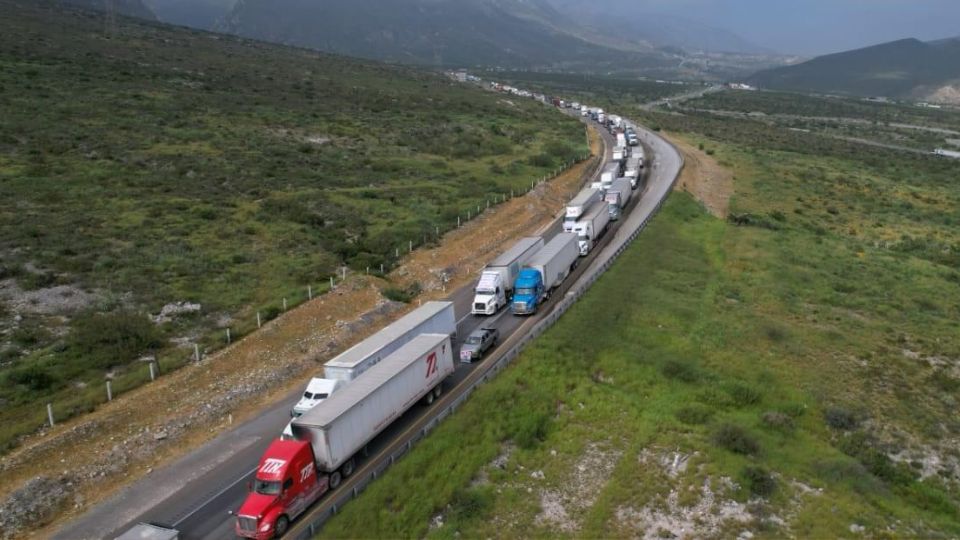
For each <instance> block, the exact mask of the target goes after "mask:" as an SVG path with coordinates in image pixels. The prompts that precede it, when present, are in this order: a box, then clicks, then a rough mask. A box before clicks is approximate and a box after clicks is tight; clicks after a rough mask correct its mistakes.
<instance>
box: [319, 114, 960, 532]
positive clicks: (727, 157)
mask: <svg viewBox="0 0 960 540" xmlns="http://www.w3.org/2000/svg"><path fill="white" fill-rule="evenodd" d="M650 120H651V122H659V123H661V125H662V126H664V127H669V128H670V129H674V130H675V129H676V128H677V126H678V125H683V126H685V127H688V128H691V129H690V130H688V133H687V135H686V136H687V137H688V138H689V139H690V140H691V141H692V142H694V143H695V144H699V143H703V144H704V146H705V148H709V149H711V150H712V151H713V153H714V156H715V157H716V158H717V159H718V160H719V161H720V162H721V163H724V164H725V165H727V166H729V167H731V168H732V169H733V171H734V173H735V175H736V179H735V186H736V194H735V198H734V200H733V202H732V212H733V213H734V214H735V215H737V216H739V217H740V220H739V221H740V222H741V223H743V225H737V224H735V223H734V222H733V221H732V220H731V221H724V220H720V219H716V218H713V217H711V216H709V215H708V214H706V213H705V212H704V210H703V209H702V208H701V207H700V206H699V204H697V203H696V202H695V201H693V200H692V199H691V198H690V197H689V196H688V195H686V194H683V193H676V194H674V195H672V196H671V198H670V200H669V201H668V203H667V204H666V206H665V208H664V210H663V212H662V213H661V214H660V215H659V216H658V217H657V218H656V219H655V220H654V221H653V222H652V224H651V225H650V227H649V228H648V230H647V231H645V232H644V234H642V235H641V236H640V238H639V239H638V241H637V242H636V243H635V244H634V245H633V246H632V247H631V248H630V249H629V250H628V251H627V252H626V253H625V254H624V255H623V257H622V258H621V259H620V260H619V261H618V262H617V264H616V265H614V267H613V268H612V269H611V270H610V271H609V272H608V273H607V274H606V275H604V277H603V278H602V279H601V280H600V281H598V282H597V284H596V285H595V286H594V288H593V289H591V291H590V293H589V294H587V295H586V296H585V297H584V298H583V299H582V301H581V302H579V303H578V304H577V305H576V306H575V307H574V308H573V309H571V310H570V311H569V312H568V314H566V315H565V316H564V317H563V318H562V319H561V320H560V321H559V322H558V324H557V325H556V326H554V327H553V328H552V329H551V330H549V331H548V332H547V333H545V334H544V335H543V337H542V338H540V339H538V340H537V342H536V343H535V344H534V345H533V346H531V347H530V348H529V349H528V350H526V351H525V352H524V353H523V354H522V355H521V356H520V358H519V359H518V360H517V361H516V363H515V365H513V366H512V367H511V368H509V369H508V370H506V371H504V372H503V373H501V374H500V375H498V376H497V378H496V379H494V380H493V381H492V382H491V383H488V384H487V385H486V386H484V387H483V388H481V389H480V390H479V391H478V392H476V393H474V395H473V396H472V397H471V399H470V400H469V401H468V402H467V403H466V405H465V406H463V407H462V408H461V409H460V410H459V411H458V412H457V413H456V414H454V415H453V416H451V417H449V418H448V419H446V420H445V421H444V423H443V424H442V425H441V426H440V427H439V428H438V429H436V430H435V431H434V432H433V433H432V434H431V435H430V436H429V437H428V438H427V439H425V440H424V441H422V442H420V443H418V445H417V447H416V448H415V449H414V450H413V451H412V452H411V453H410V454H408V455H407V456H406V457H405V458H404V459H403V460H402V461H400V462H399V463H398V464H396V465H394V466H393V467H392V468H391V469H390V471H389V472H388V473H387V474H385V475H384V476H383V477H381V479H379V480H377V481H376V482H374V483H373V484H372V485H371V486H370V487H369V488H368V490H367V492H366V493H365V494H364V495H363V496H362V497H360V498H359V499H358V500H356V501H354V502H352V503H350V504H349V505H348V506H346V507H345V508H344V509H343V512H342V513H341V514H340V515H338V516H337V517H336V518H334V519H333V520H331V521H330V522H329V523H328V524H327V525H326V526H325V528H324V531H323V535H324V536H333V537H354V536H356V535H357V534H359V533H358V531H363V532H362V534H363V535H365V536H376V537H413V536H425V535H428V536H434V537H454V536H456V535H457V534H460V535H463V536H464V537H494V536H498V537H500V536H505V537H511V536H523V537H531V536H534V537H556V536H577V537H619V536H627V535H632V534H637V533H639V531H638V530H637V529H635V528H631V526H630V525H628V524H624V523H623V522H621V521H620V520H619V519H618V518H617V515H618V511H621V510H623V509H624V508H630V509H634V510H639V509H641V508H644V507H648V508H663V507H664V505H665V504H666V503H665V501H666V499H667V496H668V495H669V494H670V493H671V491H672V490H676V492H677V493H678V501H679V503H678V504H680V505H681V506H692V505H694V504H696V503H697V502H698V500H699V499H700V492H699V489H700V486H702V485H703V482H704V481H705V480H706V479H708V478H709V479H711V482H712V485H713V486H714V488H715V490H720V488H719V487H718V485H719V479H720V478H721V477H729V478H731V479H732V481H733V482H736V483H737V484H738V485H739V489H727V490H726V491H722V493H723V497H726V498H729V499H732V500H734V501H739V502H741V503H745V504H748V508H750V511H751V513H752V516H753V518H752V521H750V522H749V523H746V524H742V525H736V524H731V523H727V524H726V525H724V526H722V527H721V528H720V530H713V531H711V533H712V534H713V535H717V536H720V537H729V536H736V535H737V534H739V532H740V531H741V530H744V529H748V530H751V531H752V532H753V533H754V534H757V535H760V536H763V537H782V536H783V535H784V534H786V532H787V529H785V528H783V527H781V526H779V525H777V522H776V520H773V519H771V518H770V517H771V516H777V517H778V518H782V519H784V520H786V522H787V525H786V526H787V527H789V531H790V532H791V533H792V534H796V535H799V536H801V537H837V536H843V535H847V534H850V526H851V525H853V524H858V525H863V526H865V527H867V532H868V534H880V535H882V534H887V531H891V534H894V535H906V536H916V535H919V536H945V537H951V536H956V535H958V534H960V513H958V510H957V508H958V504H960V498H958V496H957V495H956V493H957V487H958V482H957V476H956V474H957V472H956V469H951V466H950V463H953V464H955V463H956V460H957V458H958V455H957V452H956V446H955V444H953V443H951V442H950V441H956V439H957V437H958V435H960V421H958V420H957V417H956V414H955V408H956V389H957V388H958V387H960V383H958V381H957V379H956V378H955V376H954V375H953V374H952V373H951V372H950V371H949V370H948V369H944V368H941V367H940V366H939V364H938V362H940V361H944V359H946V360H945V361H947V362H948V363H949V362H952V363H954V365H955V363H956V362H957V361H958V360H957V359H958V358H960V335H958V334H957V332H956V321H957V320H958V318H960V302H958V301H957V299H958V298H960V279H958V276H960V274H958V270H960V265H958V261H957V260H956V259H955V257H954V255H955V254H956V253H957V252H960V250H958V249H957V248H960V242H958V240H960V238H958V234H960V230H958V228H957V227H956V225H957V223H956V221H955V220H956V219H957V217H956V213H955V208H956V207H957V206H956V203H957V202H958V201H957V196H958V188H957V186H956V184H955V174H953V173H951V172H949V170H948V169H947V168H946V167H944V165H943V161H940V160H936V159H933V158H912V157H905V158H904V159H903V160H902V161H893V162H891V161H889V160H886V161H885V160H883V159H880V158H879V157H877V156H874V155H871V154H870V152H868V151H865V150H863V149H862V148H860V147H854V146H850V145H847V144H844V143H838V142H836V141H831V140H820V139H816V138H814V137H812V136H811V137H810V139H809V140H810V141H811V142H812V144H807V145H794V146H793V148H794V150H793V151H787V150H786V149H785V147H786V146H787V145H788V144H789V137H793V136H794V135H793V134H792V133H791V134H782V133H779V132H777V131H775V130H773V129H771V128H769V127H768V126H762V125H758V124H755V123H750V122H730V123H728V124H724V123H721V122H719V121H716V120H715V119H710V118H682V117H681V118H673V117H664V116H661V115H655V116H652V117H651V119H650ZM707 133H711V134H712V135H711V136H709V137H708V136H706V134H707ZM813 141H815V142H813ZM908 168H909V170H910V171H911V174H910V175H909V176H905V175H904V174H902V172H903V171H904V169H908ZM951 209H954V210H951ZM905 351H907V352H905ZM913 355H918V356H919V358H920V359H914V358H912V357H911V356H913ZM508 443H509V444H513V445H516V447H517V449H516V450H515V451H514V452H513V454H512V455H511V457H510V459H509V461H508V464H507V466H506V468H505V469H503V470H500V469H497V468H495V467H491V466H490V465H489V463H490V462H491V461H492V460H493V459H494V458H495V457H496V456H497V455H498V454H500V453H501V452H502V451H503V448H504V445H505V444H508ZM590 445H595V446H597V445H598V446H599V447H601V448H603V449H605V451H606V454H605V455H608V456H611V457H610V459H611V460H612V464H611V465H612V470H611V472H609V474H605V475H602V476H601V478H600V482H599V485H598V487H597V488H596V500H595V501H594V502H593V504H592V505H589V506H588V507H586V508H583V509H576V508H571V509H568V514H569V515H570V516H572V517H573V518H574V519H575V520H576V521H577V522H578V524H579V529H577V530H576V532H575V533H572V534H571V533H563V532H562V531H560V530H558V529H557V528H556V527H555V526H551V525H550V524H549V523H544V522H541V521H539V520H538V519H537V515H538V513H539V512H540V495H541V490H545V489H546V490H556V491H559V492H562V491H563V490H564V489H570V486H575V485H576V478H577V474H576V467H577V465H578V464H579V463H581V460H582V459H583V456H584V455H586V454H588V448H589V447H590ZM901 450H914V451H926V452H927V453H928V454H929V453H935V454H937V455H939V456H940V457H941V458H943V459H944V460H945V462H947V464H946V465H945V466H944V467H942V468H940V469H938V470H937V471H936V473H935V474H934V475H933V476H931V477H928V478H926V479H923V480H921V479H920V468H919V466H920V464H919V462H917V461H915V460H913V459H912V458H911V459H908V460H906V461H905V462H900V463H898V462H895V461H893V460H892V459H891V458H890V456H891V455H894V454H896V453H897V452H898V451H901ZM674 451H677V452H680V453H683V454H689V455H691V457H690V464H689V466H688V467H687V470H686V472H684V473H681V474H680V475H678V476H677V477H676V478H675V479H673V478H670V477H669V476H668V475H667V474H666V472H665V471H664V470H663V469H662V468H661V466H659V465H657V464H656V463H655V462H651V461H649V460H648V461H642V460H641V459H640V458H641V457H643V456H644V455H647V453H652V454H653V455H667V456H670V455H671V453H672V452H674ZM532 471H542V472H543V473H544V476H545V479H544V480H536V479H532V478H531V476H530V475H531V472H532ZM484 475H486V476H487V477H488V481H487V482H481V481H479V479H481V478H482V477H483V476H484ZM801 483H802V484H803V485H806V486H809V487H811V488H813V489H817V490H822V491H820V492H819V493H818V494H810V493H805V492H804V490H803V488H802V487H801V485H800V484H801ZM757 496H759V497H762V498H761V499H755V498H754V497H757ZM437 515H442V516H443V519H444V525H443V526H441V527H439V528H431V527H430V522H431V519H433V518H434V517H435V516H437ZM698 534H701V533H698Z"/></svg>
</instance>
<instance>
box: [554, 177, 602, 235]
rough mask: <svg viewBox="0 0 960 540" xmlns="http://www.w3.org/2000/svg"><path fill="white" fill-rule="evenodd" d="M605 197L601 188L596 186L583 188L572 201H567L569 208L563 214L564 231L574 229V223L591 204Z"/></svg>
mask: <svg viewBox="0 0 960 540" xmlns="http://www.w3.org/2000/svg"><path fill="white" fill-rule="evenodd" d="M601 198H603V194H602V193H601V192H600V190H599V189H595V188H594V187H588V188H583V189H582V190H580V193H577V196H576V197H574V198H573V200H572V201H570V202H569V203H567V210H566V212H565V213H564V216H563V232H570V231H572V230H573V224H574V223H576V222H577V220H578V219H580V216H582V215H583V213H584V212H586V211H587V208H590V205H591V204H593V203H595V202H597V201H599V200H600V199H601Z"/></svg>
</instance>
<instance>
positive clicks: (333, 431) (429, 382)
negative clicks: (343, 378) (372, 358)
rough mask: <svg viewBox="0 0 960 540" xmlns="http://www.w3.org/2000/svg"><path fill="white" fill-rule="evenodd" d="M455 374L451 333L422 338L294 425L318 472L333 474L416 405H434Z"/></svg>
mask: <svg viewBox="0 0 960 540" xmlns="http://www.w3.org/2000/svg"><path fill="white" fill-rule="evenodd" d="M453 371H454V363H453V346H452V345H451V343H450V335H449V334H420V335H418V336H417V337H415V338H413V339H412V340H411V341H410V342H409V343H407V344H406V345H404V346H403V347H400V348H399V349H397V350H396V351H395V352H394V353H393V354H391V355H389V356H387V357H386V358H384V359H383V361H382V362H380V363H379V364H377V365H375V366H373V367H372V368H370V369H369V370H367V372H366V373H364V375H363V376H362V377H358V378H357V379H356V380H355V381H353V382H352V383H350V384H349V385H347V386H346V387H345V388H343V389H342V390H340V391H339V392H337V393H336V394H334V395H332V396H330V398H328V399H327V400H326V401H324V402H323V403H321V404H320V405H317V406H316V407H314V408H313V409H311V410H310V411H307V413H306V414H304V415H303V416H301V417H299V418H297V419H296V420H294V422H293V435H294V437H295V438H296V440H298V441H308V442H310V445H311V446H312V447H313V455H314V458H315V461H316V464H317V468H318V469H319V470H321V471H322V472H325V473H328V474H330V473H333V472H334V471H337V470H338V469H340V467H341V466H343V465H344V464H345V463H347V462H348V461H349V460H351V459H352V458H353V456H354V455H355V454H356V453H357V452H359V451H360V450H361V449H362V448H363V447H364V446H366V444H367V443H368V442H370V441H371V440H372V439H373V438H374V437H376V436H377V435H378V434H379V433H380V432H381V431H382V430H383V429H384V428H385V427H387V426H388V425H390V423H391V422H393V421H394V420H395V419H397V418H398V417H400V415H402V414H403V413H404V412H406V410H407V409H409V408H410V407H411V406H412V405H413V404H414V403H416V402H417V401H419V400H421V399H423V400H424V402H425V403H426V402H429V403H432V402H433V399H434V398H436V397H438V396H439V393H440V392H439V390H440V389H441V388H442V385H443V381H444V379H446V378H447V377H448V376H449V375H451V374H452V373H453Z"/></svg>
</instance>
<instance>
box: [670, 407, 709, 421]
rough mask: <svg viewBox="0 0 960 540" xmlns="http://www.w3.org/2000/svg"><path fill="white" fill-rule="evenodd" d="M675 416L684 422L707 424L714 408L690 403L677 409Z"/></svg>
mask: <svg viewBox="0 0 960 540" xmlns="http://www.w3.org/2000/svg"><path fill="white" fill-rule="evenodd" d="M674 416H676V417H677V420H679V421H681V422H683V423H684V424H690V425H700V424H706V423H707V422H709V421H710V419H711V418H712V417H713V409H710V408H708V407H705V406H703V405H688V406H686V407H681V408H679V409H677V411H676V412H675V413H674Z"/></svg>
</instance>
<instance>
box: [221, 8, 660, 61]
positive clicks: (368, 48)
mask: <svg viewBox="0 0 960 540" xmlns="http://www.w3.org/2000/svg"><path fill="white" fill-rule="evenodd" d="M575 26H576V25H574V24H573V23H571V22H570V21H568V20H566V19H564V18H563V16H562V15H560V14H559V13H558V12H557V11H556V10H554V9H553V8H552V7H550V6H549V5H548V4H546V3H544V2H540V1H536V0H535V1H523V0H329V1H324V2H318V1H316V0H240V1H239V2H238V3H237V5H236V6H235V7H234V10H233V11H232V12H231V14H230V15H229V16H228V17H227V19H226V20H225V22H224V24H223V25H222V28H221V29H222V30H225V31H227V32H230V33H235V34H239V35H242V36H246V37H253V38H257V39H263V40H266V41H273V42H280V43H285V44H290V45H298V46H304V47H310V48H316V49H320V50H324V51H331V52H336V53H341V54H347V55H352V56H362V57H367V58H376V59H381V60H387V61H393V62H405V63H415V64H427V65H435V66H464V65H478V64H483V65H502V66H510V67H526V68H531V67H543V66H554V67H562V66H569V65H573V64H578V63H579V64H583V63H613V62H624V61H626V60H628V59H629V60H631V61H633V62H635V63H636V62H641V63H643V62H644V61H645V60H646V61H647V62H648V63H649V62H650V60H647V59H646V58H644V57H643V56H640V55H639V54H640V53H636V52H627V51H621V50H615V49H613V48H610V47H605V46H602V45H599V44H596V43H594V42H591V41H589V40H588V39H587V38H585V37H581V36H579V35H575V34H576V31H575V30H574V28H575ZM653 63H656V61H655V60H654V61H653Z"/></svg>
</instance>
